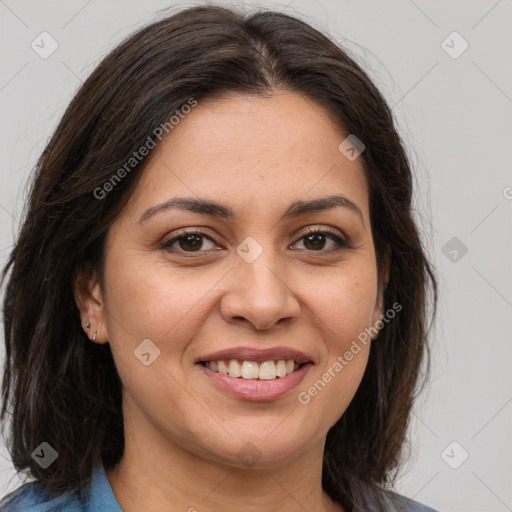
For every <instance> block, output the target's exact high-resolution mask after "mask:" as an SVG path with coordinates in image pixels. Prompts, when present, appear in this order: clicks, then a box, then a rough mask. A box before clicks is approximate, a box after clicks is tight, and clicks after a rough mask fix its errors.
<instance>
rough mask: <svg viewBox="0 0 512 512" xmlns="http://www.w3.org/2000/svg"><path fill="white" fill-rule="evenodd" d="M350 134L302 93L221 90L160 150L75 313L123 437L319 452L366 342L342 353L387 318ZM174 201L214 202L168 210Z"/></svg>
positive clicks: (200, 449) (209, 451) (272, 455)
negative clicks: (109, 358)
mask: <svg viewBox="0 0 512 512" xmlns="http://www.w3.org/2000/svg"><path fill="white" fill-rule="evenodd" d="M347 135H348V134H344V133H343V132H342V131H340V129H339V128H338V127H337V126H335V125H334V124H333V123H332V122H331V121H330V119H329V118H328V115H327V113H326V112H325V111H324V110H323V109H322V108H321V107H320V106H319V105H317V104H316V103H314V102H312V101H311V100H308V99H305V98H304V97H302V96H299V95H297V94H294V93H288V92H279V93H277V92H276V93H275V95H273V96H272V97H271V98H270V99H261V98H255V97H248V96H242V95H229V96H225V97H223V98H221V99H215V100H207V101H201V102H199V103H198V105H197V106H196V107H195V108H194V109H192V110H191V112H190V113H189V114H187V115H186V116H185V117H184V118H183V119H182V120H181V121H180V122H179V124H178V125H176V126H175V127H174V129H173V130H172V132H170V134H169V136H168V137H167V138H166V139H163V141H162V142H161V143H160V145H159V146H157V148H155V149H154V150H153V151H152V154H151V155H150V160H149V162H148V165H147V167H146V168H145V170H144V173H143V175H142V176H141V179H140V181H139V183H138V185H137V188H136V190H135V192H134V194H133V195H132V196H131V198H130V201H129V203H128V204H127V205H126V206H125V208H124V210H123V212H122V214H121V216H120V217H119V219H118V220H117V221H116V222H115V223H114V224H113V225H112V226H111V228H110V230H109V232H108V236H107V240H106V253H105V254H106V255H105V273H104V283H103V286H100V285H99V284H94V281H91V283H92V284H91V288H90V289H91V291H92V293H91V297H90V298H88V299H87V300H85V301H83V302H81V305H82V307H81V310H82V314H83V318H82V320H83V321H84V323H85V321H86V320H88V321H91V323H94V325H93V329H95V330H96V329H97V330H98V335H97V341H96V342H97V343H104V342H106V341H107V340H108V342H109V343H110V345H111V349H112V353H113V356H114V360H115V363H116V367H117V368H118V371H119V374H120V376H121V380H122V383H123V410H124V415H125V425H127V424H128V425H129V426H130V431H131V432H139V433H140V434H141V436H140V437H141V438H142V437H143V438H145V439H151V440H152V441H154V442H156V443H157V444H158V445H159V446H161V447H163V448H165V449H166V448H171V449H172V447H176V446H180V447H181V448H180V449H185V450H187V451H188V452H190V453H193V454H195V455H197V456H199V457H202V458H204V459H208V460H211V461H221V462H223V463H227V464H231V465H241V464H244V463H245V462H244V460H242V459H244V456H245V455H249V457H251V456H253V457H256V456H257V458H258V459H259V462H260V464H261V465H262V466H268V467H272V466H273V465H277V464H279V463H284V462H289V461H290V460H292V459H293V458H294V457H297V454H298V453H307V452H308V451H309V450H311V449H312V447H314V446H315V447H318V446H319V445H322V446H323V444H322V443H323V442H324V440H325V436H326V434H327V431H328V430H329V428H330V427H331V426H332V425H333V424H334V423H335V422H336V421H337V420H338V419H339V418H340V417H341V415H342V414H343V413H344V411H345V409H346V408H347V406H348V405H349V403H350V401H351V400H352V398H353V396H354V394H355V392H356V390H357V388H358V386H359V384H360V381H361V379H362V376H363V373H364V371H365V367H366V363H367V359H368V353H369V346H370V343H367V344H366V345H364V344H361V343H359V351H358V352H357V353H354V351H352V358H351V359H350V360H347V357H345V354H346V353H347V351H350V350H351V347H353V342H354V340H357V339H358V336H359V335H360V334H361V333H362V332H364V331H365V329H368V328H369V327H371V326H373V324H374V323H375V322H376V321H377V320H378V319H379V318H380V314H381V313H382V308H381V300H380V299H381V294H380V292H379V289H378V280H377V267H376V257H375V250H374V245H373V240H372V235H371V227H370V218H369V203H368V185H367V182H366V178H365V175H364V169H363V162H362V158H358V159H356V160H354V161H350V160H348V159H347V158H346V157H345V156H344V155H343V154H342V153H341V152H340V150H339V149H338V146H339V145H340V143H341V142H342V141H343V140H344V139H345V138H346V136H347ZM332 196H339V197H341V198H342V199H338V200H337V201H335V202H332V203H331V204H330V205H327V206H329V207H325V206H326V205H325V204H324V205H323V206H324V207H323V208H312V206H315V203H311V202H312V201H317V203H316V204H317V206H318V205H319V203H318V200H321V199H325V198H328V197H332ZM176 198H186V199H189V200H191V201H208V202H210V203H218V205H220V206H217V207H214V208H206V207H202V208H199V207H197V206H196V207H195V208H194V207H192V206H190V205H192V203H191V202H189V203H188V206H190V208H187V204H185V203H182V204H181V207H180V206H179V205H176V203H174V204H175V206H174V207H171V206H170V204H169V203H168V204H167V207H164V206H160V205H165V204H166V203H167V202H169V201H170V200H171V199H176ZM103 200H105V201H108V197H107V198H105V199H103ZM307 204H309V206H310V208H301V206H302V207H303V206H304V205H307ZM155 207H157V208H155ZM221 213H222V215H221ZM311 231H313V232H316V233H313V234H311ZM91 317H92V319H91ZM340 358H342V359H343V361H344V363H341V362H340ZM231 359H233V360H234V361H238V364H237V363H236V362H234V363H232V364H231V365H230V360H231ZM219 360H223V361H224V360H225V361H226V363H225V364H226V366H228V368H229V369H228V372H229V373H233V375H236V371H237V369H238V370H240V371H243V372H244V376H245V377H249V378H244V376H242V377H239V378H236V377H235V376H230V375H224V374H222V371H226V369H225V368H224V366H223V365H222V363H219V362H218V361H219ZM291 360H293V361H297V363H300V366H299V367H298V368H297V369H295V370H294V371H292V369H294V368H295V367H297V366H298V365H297V364H295V363H293V364H292V363H290V362H288V363H286V361H291ZM207 361H213V363H211V362H207ZM244 361H246V362H247V364H245V363H244ZM251 361H252V363H250V362H251ZM269 361H273V363H270V362H269ZM276 361H277V363H276ZM279 361H284V363H282V362H279ZM258 362H259V363H264V362H265V364H260V365H258V364H256V363H258ZM238 365H240V367H238ZM339 365H342V369H341V370H340V366H339ZM216 370H217V371H216ZM219 370H220V371H219ZM286 371H288V372H290V371H291V373H286ZM275 372H278V373H280V375H281V376H279V377H278V376H275V378H272V377H273V376H274V375H275ZM326 373H330V375H331V377H330V378H328V377H325V375H326ZM285 374H286V376H285ZM256 376H258V378H255V377H256ZM259 377H261V378H259ZM319 380H320V381H321V382H322V384H319V383H318V382H319ZM315 383H316V387H315ZM315 389H316V392H315V391H314V390H315ZM247 442H250V443H251V444H252V446H251V447H249V445H246V443H247ZM152 446H155V444H154V443H153V444H152ZM244 450H245V451H244ZM251 450H252V451H253V452H255V453H250V452H251ZM246 452H247V453H246ZM256 454H257V455H256Z"/></svg>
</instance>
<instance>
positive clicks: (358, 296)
mask: <svg viewBox="0 0 512 512" xmlns="http://www.w3.org/2000/svg"><path fill="white" fill-rule="evenodd" d="M362 276H367V277H362ZM317 284H318V286H315V289H314V290H312V291H309V292H308V296H307V297H308V304H309V306H308V307H309V309H310V310H311V311H312V314H313V315H314V316H315V317H317V318H318V320H319V323H318V328H319V329H320V330H321V331H322V332H324V335H325V340H326V342H328V345H329V350H330V351H332V350H339V351H342V350H345V347H346V346H347V344H348V346H350V343H351V341H352V340H353V339H356V338H357V336H358V335H359V334H360V333H361V332H364V330H365V329H366V328H368V327H370V326H371V325H372V318H373V314H374V310H375V305H376V299H377V280H376V275H375V273H372V272H371V271H370V270H368V269H367V268H366V269H364V270H357V271H350V272H348V271H347V272H340V273H338V274H337V275H331V276H329V277H328V278H326V279H324V280H323V282H322V283H321V284H320V283H317Z"/></svg>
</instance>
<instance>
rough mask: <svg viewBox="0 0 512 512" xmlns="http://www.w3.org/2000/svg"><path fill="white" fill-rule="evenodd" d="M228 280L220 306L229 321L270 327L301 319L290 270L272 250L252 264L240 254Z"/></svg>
mask: <svg viewBox="0 0 512 512" xmlns="http://www.w3.org/2000/svg"><path fill="white" fill-rule="evenodd" d="M228 280H229V281H228V283H227V288H226V291H225V293H224V294H223V296H222V300H221V306H220V309H221V314H222V317H223V318H224V320H225V321H226V322H229V323H241V324H247V323H248V324H250V326H251V327H252V328H255V329H258V330H264V329H265V330H268V329H272V328H273V327H275V326H277V324H282V323H285V321H288V322H291V321H293V319H297V318H299V314H300V304H299V301H298V299H297V298H296V296H295V294H294V292H293V282H292V283H290V282H289V281H290V272H286V271H283V265H278V264H277V259H276V257H274V256H273V255H272V251H271V250H270V249H268V248H267V249H265V250H264V251H263V252H262V253H261V254H260V256H259V257H258V258H257V259H256V260H255V261H253V262H252V263H248V262H246V261H244V259H243V258H238V257H237V260H236V263H235V268H233V270H232V271H231V272H230V273H229V276H228Z"/></svg>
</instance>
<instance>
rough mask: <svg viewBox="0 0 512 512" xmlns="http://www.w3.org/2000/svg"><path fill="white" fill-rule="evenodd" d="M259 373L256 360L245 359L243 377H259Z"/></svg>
mask: <svg viewBox="0 0 512 512" xmlns="http://www.w3.org/2000/svg"><path fill="white" fill-rule="evenodd" d="M258 375H259V374H258V363H256V362H255V361H244V363H243V364H242V377H243V378H244V379H257V378H258Z"/></svg>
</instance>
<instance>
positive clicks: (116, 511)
mask: <svg viewBox="0 0 512 512" xmlns="http://www.w3.org/2000/svg"><path fill="white" fill-rule="evenodd" d="M0 512H123V509H122V508H121V507H120V506H119V503H118V502H117V500H116V497H115V495H114V492H113V491H112V487H110V482H109V481H108V478H107V475H106V474H105V469H104V468H103V466H102V465H99V466H97V467H96V468H95V469H94V471H93V473H92V478H91V481H90V483H89V484H88V485H87V486H86V488H85V492H84V497H83V499H80V497H79V496H78V494H70V493H68V494H63V495H61V496H58V497H54V496H52V495H51V494H50V493H48V491H45V489H43V487H42V486H41V485H40V484H39V483H37V482H28V483H25V484H23V485H21V486H20V487H18V488H17V489H16V490H14V491H13V492H11V493H10V494H8V495H7V496H5V497H4V498H3V499H2V501H0Z"/></svg>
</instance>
